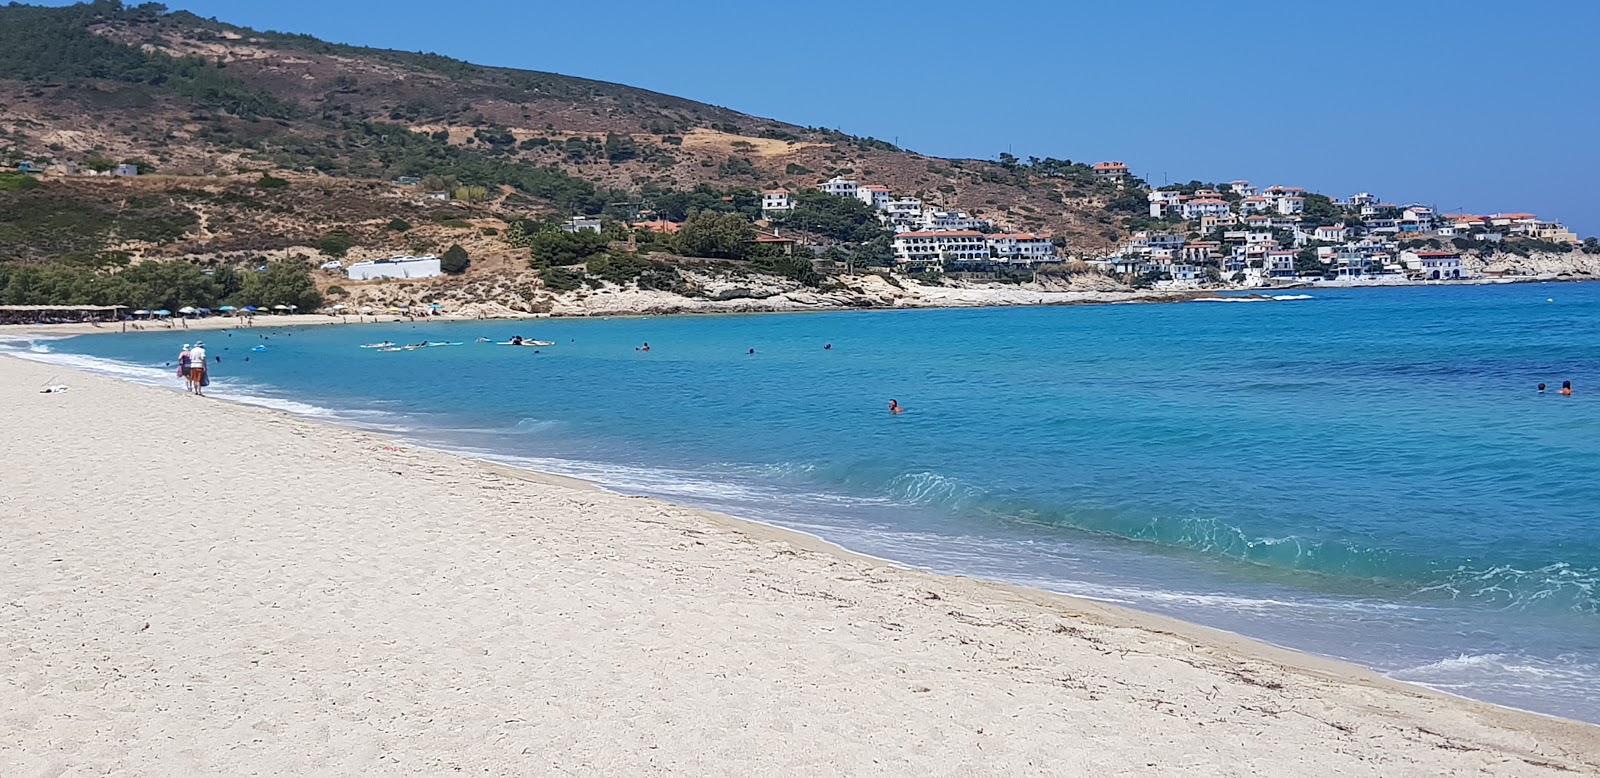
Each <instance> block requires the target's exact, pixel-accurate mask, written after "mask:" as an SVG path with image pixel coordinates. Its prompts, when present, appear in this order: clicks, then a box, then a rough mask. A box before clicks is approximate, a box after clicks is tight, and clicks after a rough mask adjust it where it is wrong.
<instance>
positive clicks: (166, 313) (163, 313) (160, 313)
mask: <svg viewBox="0 0 1600 778" xmlns="http://www.w3.org/2000/svg"><path fill="white" fill-rule="evenodd" d="M155 314H156V315H157V316H171V315H172V311H169V310H167V309H165V308H162V309H161V310H159V311H156V312H155Z"/></svg>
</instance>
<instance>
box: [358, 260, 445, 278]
mask: <svg viewBox="0 0 1600 778" xmlns="http://www.w3.org/2000/svg"><path fill="white" fill-rule="evenodd" d="M344 272H345V275H346V276H349V278H350V280H351V281H371V280H372V279H374V278H432V277H434V276H439V275H444V271H442V270H440V269H439V258H438V257H436V256H434V255H432V254H424V255H422V256H420V257H410V256H405V257H393V258H391V259H368V260H365V261H362V262H356V263H354V264H352V265H350V266H349V267H347V268H345V270H344Z"/></svg>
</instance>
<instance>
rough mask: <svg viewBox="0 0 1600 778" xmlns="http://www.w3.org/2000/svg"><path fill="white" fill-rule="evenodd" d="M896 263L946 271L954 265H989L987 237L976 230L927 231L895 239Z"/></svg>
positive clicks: (989, 255)
mask: <svg viewBox="0 0 1600 778" xmlns="http://www.w3.org/2000/svg"><path fill="white" fill-rule="evenodd" d="M894 259H895V262H897V263H899V264H900V265H902V266H905V267H907V268H911V269H930V268H943V267H944V266H945V265H946V264H947V263H953V262H988V261H989V260H990V259H991V254H990V252H989V241H988V238H987V236H985V235H984V234H983V233H981V232H978V231H977V230H926V231H921V232H902V233H900V234H898V235H896V236H894Z"/></svg>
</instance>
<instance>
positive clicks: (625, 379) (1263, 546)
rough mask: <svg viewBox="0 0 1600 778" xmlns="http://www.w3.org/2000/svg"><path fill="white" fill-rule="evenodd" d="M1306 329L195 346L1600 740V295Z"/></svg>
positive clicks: (1139, 317)
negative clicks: (374, 346) (394, 346)
mask: <svg viewBox="0 0 1600 778" xmlns="http://www.w3.org/2000/svg"><path fill="white" fill-rule="evenodd" d="M1307 295H1309V297H1308V298H1307V299H1284V300H1275V301H1264V302H1244V301H1238V300H1235V301H1226V302H1225V301H1215V302H1188V303H1177V304H1161V305H1101V306H1074V307H1055V308H1009V309H979V310H918V311H863V312H839V313H818V314H788V315H750V316H703V317H676V318H616V319H599V320H546V321H523V322H471V323H445V324H440V323H425V322H424V323H416V324H397V325H372V326H365V327H314V328H302V329H293V330H288V329H283V330H279V329H266V328H258V329H253V330H235V331H232V332H228V333H224V332H214V333H206V334H205V335H204V338H205V340H206V341H207V346H208V348H209V349H210V352H211V354H212V355H213V356H220V357H221V358H222V362H221V364H218V365H214V368H215V371H214V372H215V385H214V386H213V387H212V389H211V391H212V394H213V395H214V396H216V397H219V398H231V399H237V400H243V401H246V402H253V403H260V404H266V405H273V406H276V407H280V408H284V409H287V410H291V411H294V412H298V413H304V414H307V415H313V416H318V417H323V418H328V419H332V420H335V421H339V422H343V423H346V424H352V425H357V426H362V427H369V428H375V429H380V430H386V431H390V432H393V433H396V434H398V435H400V436H402V437H405V438H408V439H410V440H413V441H415V442H417V443H421V444H427V445H432V446H437V447H441V448H447V449H451V450H456V451H461V452H466V453H470V454H474V455H478V456H482V457H485V458H490V459H495V460H500V461H503V462H508V463H512V464H516V465H523V466H527V467H532V468H537V469H541V470H547V471H554V472H560V473H567V474H571V475H576V476H581V477H584V478H589V479H593V480H595V481H598V482H600V483H601V484H604V485H606V486H608V487H610V488H612V489H615V490H618V491H622V492H627V493H637V494H649V495H657V496H661V497H666V498H669V499H672V500H675V501H679V502H683V503H689V504H694V505H699V506H704V507H708V508H713V509H719V510H723V511H726V512H729V513H732V514H735V515H739V516H744V517H747V518H752V519H757V520H761V521H767V522H771V523H774V524H779V525H783V526H786V527H792V528H796V529H800V530H804V531H806V532H811V533H814V534H816V535H820V536H822V537H824V538H827V539H829V540H832V541H835V542H838V543H840V544H842V545H844V546H847V547H849V548H851V549H854V550H857V551H861V552H864V553H868V554H873V555H876V556H880V557H885V558H888V559H893V560H897V561H900V562H904V563H908V564H912V565H917V566H921V567H926V568H931V569H934V570H939V571H946V572H953V573H963V574H968V575H973V576H981V577H987V578H993V579H1001V580H1006V581H1013V582H1018V583H1023V584H1028V585H1032V586H1037V587H1042V588H1045V589H1051V590H1055V591H1059V592H1065V593H1069V594H1075V595H1082V596H1086V597H1093V598H1098V599H1103V600H1108V601H1112V602H1117V603H1122V604H1126V605H1130V606H1132V607H1135V608H1140V609H1144V610H1148V611H1154V612H1158V613H1163V614H1168V615H1172V616H1177V617H1180V618H1183V619H1187V620H1191V621H1195V622H1200V623H1203V624H1208V625H1211V626H1215V627H1220V628H1223V629H1228V630H1233V631H1237V632H1240V633H1243V634H1246V635H1250V636H1254V637H1258V638H1261V639H1264V640H1267V641H1270V642H1273V643H1277V644H1280V645H1284V646H1289V647H1292V648H1298V649H1304V650H1308V651H1313V652H1316V653H1320V654H1325V655H1329V656H1334V657H1339V658H1343V659H1348V660H1351V661H1354V662H1357V663H1360V664H1364V665H1367V666H1370V667H1373V668H1375V669H1377V670H1380V671H1382V672H1384V673H1386V674H1389V675H1391V676H1392V677H1395V678H1399V679H1403V680H1409V681H1415V682H1419V683H1424V684H1428V685H1430V686H1434V687H1436V688H1440V689H1444V690H1448V691H1452V692H1456V693H1460V694H1464V695H1468V696H1473V697H1479V698H1483V699H1487V700H1492V701H1496V702H1501V703H1504V704H1508V705H1513V706H1517V707H1521V708H1527V709H1532V710H1537V711H1543V712H1549V713H1555V714H1560V715H1565V716H1571V717H1575V718H1581V719H1586V720H1589V721H1596V722H1600V482H1597V480H1596V477H1597V475H1600V284H1527V285H1509V286H1492V287H1491V286H1483V287H1456V288H1438V287H1427V288H1398V289H1362V290H1316V291H1311V292H1308V293H1307ZM511 335H523V336H525V337H537V338H541V339H546V340H553V341H557V345H555V346H552V347H548V348H542V349H538V350H537V353H535V350H534V349H530V348H511V347H502V346H495V345H490V344H479V343H475V342H473V341H474V340H475V339H476V338H479V337H488V338H492V339H495V340H501V339H505V338H507V337H509V336H511ZM186 336H187V337H193V334H188V335H186V333H183V332H181V331H179V332H158V333H139V334H128V335H109V336H106V335H102V336H90V337H82V338H75V339H70V340H58V341H50V342H40V343H35V344H33V346H32V350H31V352H30V353H29V354H28V355H29V356H32V357H33V358H38V359H46V360H52V361H58V362H62V363H65V364H71V365H76V366H82V367H89V368H91V369H95V370H100V371H104V372H108V373H112V374H116V375H120V376H123V377H126V378H130V379H133V380H139V381H145V382H151V383H161V384H166V385H175V384H176V379H174V378H170V372H171V371H170V369H168V368H167V367H166V364H167V363H170V362H171V361H172V360H174V359H175V357H176V354H177V351H178V348H179V346H180V345H181V344H182V342H183V340H184V338H185V337H186ZM386 339H387V340H393V341H397V342H402V343H412V342H417V341H422V340H429V341H461V342H463V343H464V345H461V346H453V347H441V348H427V349H422V350H417V351H409V352H397V353H382V352H379V351H376V350H371V349H362V348H359V345H360V344H361V343H364V342H371V341H381V340H386ZM645 342H649V344H650V346H651V349H650V350H649V351H648V352H646V351H642V350H638V348H637V347H639V346H640V345H641V344H643V343H645ZM830 343H831V344H832V348H831V349H825V348H824V345H826V344H830ZM257 346H260V347H264V350H262V351H252V348H253V347H257ZM750 349H755V353H754V354H750V353H749V350H750ZM246 358H248V361H246ZM1563 380H1571V381H1572V382H1573V383H1574V385H1575V387H1576V389H1577V391H1576V394H1575V396H1573V397H1570V398H1569V397H1562V396H1559V395H1557V394H1556V393H1555V391H1554V390H1555V388H1556V387H1559V386H1560V384H1561V382H1562V381H1563ZM1540 382H1544V383H1547V384H1549V385H1550V386H1551V391H1550V392H1549V393H1547V394H1545V395H1540V394H1538V393H1537V392H1536V391H1535V386H1536V385H1537V384H1538V383H1540ZM891 398H894V399H897V400H899V402H900V403H901V404H902V405H903V406H904V407H905V408H906V409H907V411H906V413H904V414H903V415H899V416H891V415H890V414H888V413H887V412H886V405H887V403H888V401H889V400H890V399H891ZM531 518H532V517H530V520H531Z"/></svg>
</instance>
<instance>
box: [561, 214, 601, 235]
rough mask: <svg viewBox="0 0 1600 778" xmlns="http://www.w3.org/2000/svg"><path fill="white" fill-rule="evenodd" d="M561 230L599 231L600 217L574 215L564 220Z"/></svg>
mask: <svg viewBox="0 0 1600 778" xmlns="http://www.w3.org/2000/svg"><path fill="white" fill-rule="evenodd" d="M561 231H562V232H599V231H600V220H599V219H585V218H584V217H582V216H574V217H572V218H570V219H568V220H566V221H565V222H562V224H561Z"/></svg>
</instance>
